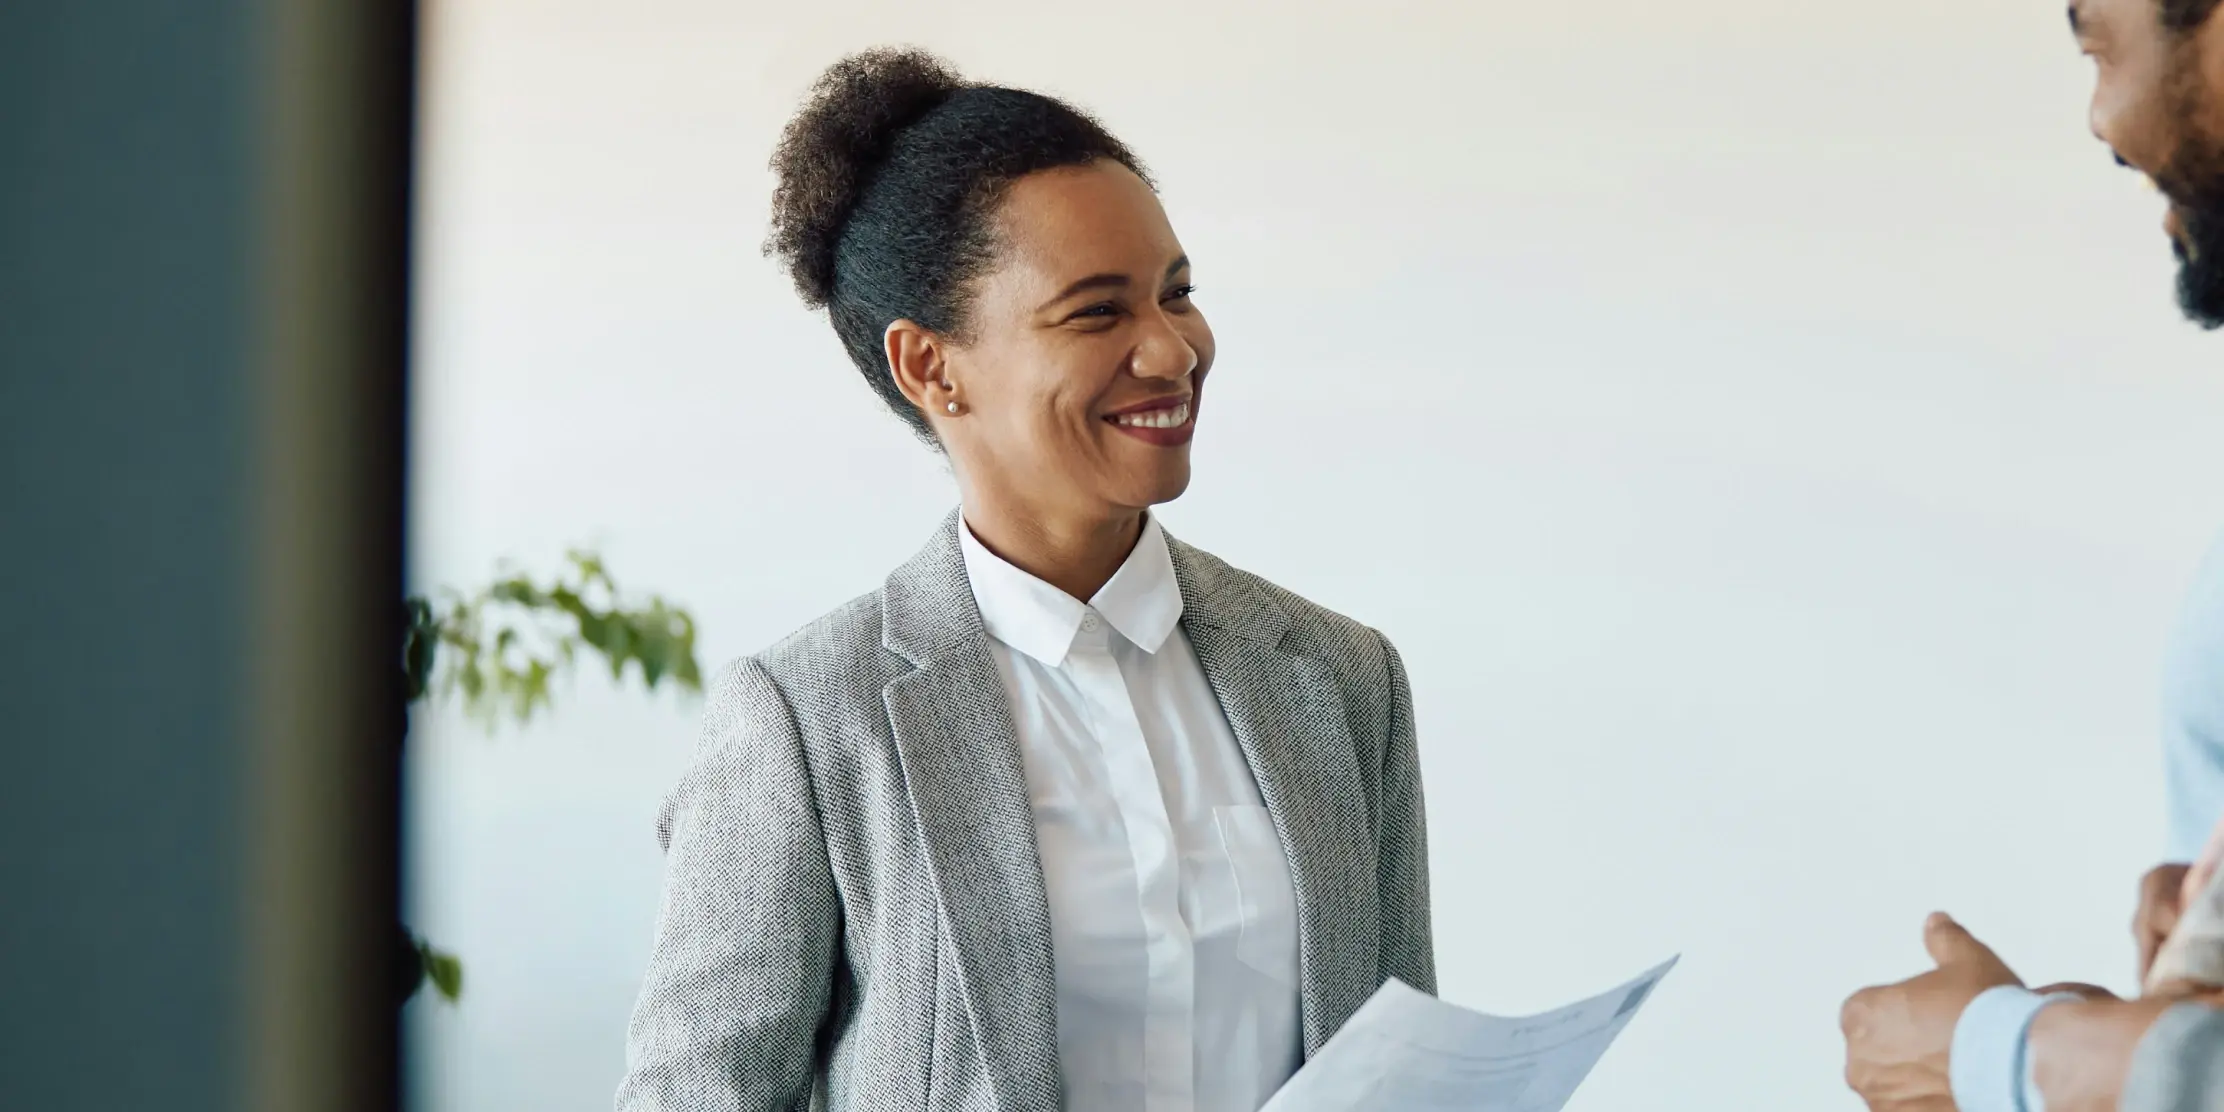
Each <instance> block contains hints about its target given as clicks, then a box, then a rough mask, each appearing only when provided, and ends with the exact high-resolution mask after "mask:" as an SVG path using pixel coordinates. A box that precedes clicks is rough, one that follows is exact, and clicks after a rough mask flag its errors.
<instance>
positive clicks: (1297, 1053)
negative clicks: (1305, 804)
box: [958, 520, 1304, 1112]
mask: <svg viewBox="0 0 2224 1112" xmlns="http://www.w3.org/2000/svg"><path fill="white" fill-rule="evenodd" d="M958 538H959V542H960V545H961V547H962V548H963V550H964V553H965V570H966V576H967V578H968V579H970V580H971V582H972V587H973V597H974V599H975V600H976V601H977V602H978V603H979V605H980V609H981V618H982V620H983V622H984V623H985V624H986V625H987V627H988V632H989V637H990V642H989V643H990V647H991V649H992V651H993V653H994V655H995V657H996V665H997V670H998V671H999V672H1000V673H1001V674H1002V675H1003V678H1004V691H1005V694H1006V695H1007V696H1008V697H1009V698H1010V700H1011V709H1012V720H1013V722H1014V724H1015V725H1016V726H1017V727H1018V731H1019V748H1020V755H1021V760H1022V763H1023V765H1024V767H1025V769H1026V773H1027V791H1028V796H1029V800H1030V802H1031V803H1032V804H1033V807H1034V814H1035V835H1036V842H1037V845H1038V846H1039V847H1040V849H1041V854H1042V867H1043V880H1044V885H1045V887H1046V888H1047V890H1048V894H1049V897H1050V931H1051V944H1052V952H1053V955H1054V958H1055V963H1056V969H1057V978H1058V1065H1059V1072H1060V1075H1061V1077H1062V1079H1063V1082H1064V1089H1065V1110H1066V1112H1192V1110H1194V1112H1256V1110H1257V1109H1258V1108H1259V1106H1260V1105H1262V1104H1264V1103H1266V1100H1267V1098H1268V1097H1270V1096H1272V1095H1273V1094H1274V1091H1275V1090H1276V1089H1278V1088H1280V1087H1281V1085H1282V1083H1283V1082H1284V1081H1287V1080H1288V1079H1289V1077H1290V1075H1291V1074H1293V1073H1295V1072H1296V1071H1297V1068H1298V1066H1299V1065H1300V1064H1302V1062H1303V1059H1304V1048H1303V1041H1302V1035H1301V1034H1300V1030H1299V1026H1298V952H1297V901H1296V897H1295V895H1294V893H1293V891H1292V889H1291V887H1290V877H1289V868H1288V865H1287V863H1286V862H1285V861H1284V860H1283V857H1282V848H1281V842H1280V840H1279V839H1278V838H1277V836H1276V834H1275V830H1274V822H1273V820H1272V818H1270V817H1269V815H1268V814H1267V810H1266V807H1265V806H1264V805H1263V803H1262V801H1261V799H1260V797H1259V789H1258V784H1257V782H1256V781H1254V780H1253V779H1252V774H1251V767H1250V764H1249V763H1248V762H1247V761H1246V760H1245V758H1244V755H1243V750H1242V748H1241V747H1240V746H1239V745H1238V744H1237V742H1236V738H1235V734H1234V733H1233V731H1231V730H1230V729H1229V727H1228V721H1227V718H1226V716H1225V715H1224V714H1222V712H1221V709H1220V703H1219V700H1217V699H1216V698H1215V697H1214V696H1213V693H1212V688H1211V686H1210V685H1209V684H1208V683H1207V682H1206V680H1205V673H1204V669H1203V668H1202V667H1200V666H1199V665H1198V663H1197V657H1196V654H1195V653H1194V652H1193V651H1191V649H1190V646H1189V639H1188V638H1187V637H1186V636H1185V635H1184V634H1183V633H1182V630H1181V615H1182V599H1181V590H1180V588H1179V586H1178V585H1177V584H1176V583H1175V580H1174V564H1173V560H1172V558H1171V557H1170V556H1169V555H1168V553H1167V551H1166V538H1165V535H1164V534H1163V533H1161V532H1160V531H1159V527H1158V523H1157V521H1155V520H1146V521H1145V523H1144V528H1143V534H1142V537H1141V538H1140V539H1139V540H1138V541H1137V542H1136V545H1135V550H1134V551H1133V552H1132V553H1130V554H1129V556H1128V558H1127V561H1126V562H1125V563H1124V564H1122V565H1121V566H1120V570H1119V571H1118V572H1116V573H1115V574H1114V575H1113V576H1112V579H1111V581H1110V582H1107V583H1106V584H1105V585H1104V588H1103V589H1102V590H1100V591H1098V592H1097V594H1096V597H1094V598H1092V599H1090V600H1089V602H1088V603H1087V604H1083V603H1082V602H1080V601H1078V600H1076V599H1074V598H1073V597H1072V596H1070V595H1068V594H1066V593H1065V592H1063V591H1061V590H1059V589H1058V588H1056V587H1053V586H1051V585H1050V584H1048V583H1045V582H1043V581H1042V580H1040V579H1037V578H1035V577H1034V576H1031V575H1029V574H1027V573H1026V572H1023V571H1021V570H1019V569H1018V568H1016V567H1013V566H1012V565H1011V564H1009V563H1007V562H1005V561H1004V560H1003V559H1001V558H1000V557H998V556H997V555H996V554H995V553H992V552H990V551H989V550H988V549H987V548H986V547H984V546H983V545H982V544H981V542H980V541H979V540H977V539H975V538H974V536H973V531H972V529H971V528H970V527H967V528H961V529H960V530H958Z"/></svg>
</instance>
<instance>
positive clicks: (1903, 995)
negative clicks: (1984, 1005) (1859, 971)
mask: <svg viewBox="0 0 2224 1112" xmlns="http://www.w3.org/2000/svg"><path fill="white" fill-rule="evenodd" d="M1923 945H1924V947H1925V948H1927V949H1929V950H1930V953H1931V960H1932V961H1934V962H1937V963H1938V968H1936V969H1933V970H1931V971H1930V972H1928V973H1925V974H1923V975H1921V976H1919V977H1915V978H1913V979H1910V980H1906V981H1901V982H1900V983H1899V984H1896V985H1883V986H1880V987H1877V988H1867V989H1862V990H1861V991H1860V992H1857V993H1854V994H1853V998H1852V999H1850V1000H1847V1001H1846V1006H1845V1009H1844V1010H1843V1011H1842V1012H1841V1013H1840V1015H1839V1025H1840V1026H1842V1027H1843V1028H1844V1029H1845V1033H1846V1084H1848V1085H1850V1086H1852V1087H1853V1091H1854V1092H1856V1093H1859V1094H1860V1095H1861V1099H1862V1100H1864V1101H1866V1102H1868V1105H1869V1109H1870V1112H1954V1091H1953V1083H1952V1081H1951V1079H1950V1075H1949V1074H1948V1072H1947V1055H1948V1053H1949V1052H1950V1051H1951V1050H1952V1048H1953V1045H1954V1025H1955V1024H1957V1023H1959V1022H1961V1013H1962V1011H1963V1009H1965V1008H1967V1007H1969V1002H1970V1001H1972V1000H1975V999H1976V998H1977V997H1978V996H1979V995H1980V994H1982V993H1983V992H1984V991H1985V990H1986V989H1990V988H1997V987H1999V986H2001V985H2021V984H2022V983H2023V981H2022V980H2021V979H2020V978H2018V977H2017V976H2016V975H2015V972H2014V971H2013V970H2011V969H2009V968H2008V966H2007V964H2006V963H2005V962H2002V961H2001V960H2000V958H1999V957H1998V956H1997V955H1995V954H1994V953H1993V952H1992V951H1991V950H1990V949H1988V948H1986V946H1985V944H1984V943H1982V942H1979V941H1977V940H1976V939H1975V938H1974V937H1972V936H1971V935H1970V933H1969V932H1968V931H1966V930H1963V929H1962V927H1961V924H1959V923H1956V922H1954V921H1953V919H1952V918H1950V917H1948V916H1947V915H1945V914H1944V913H1943V912H1942V913H1939V914H1935V915H1932V916H1931V917H1930V919H1929V921H1928V922H1925V923H1924V924H1923Z"/></svg>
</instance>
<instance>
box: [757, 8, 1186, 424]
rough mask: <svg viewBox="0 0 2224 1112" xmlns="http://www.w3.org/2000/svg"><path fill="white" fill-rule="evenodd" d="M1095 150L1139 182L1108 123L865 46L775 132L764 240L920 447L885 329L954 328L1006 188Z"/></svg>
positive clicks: (962, 331) (922, 57) (908, 52)
mask: <svg viewBox="0 0 2224 1112" xmlns="http://www.w3.org/2000/svg"><path fill="white" fill-rule="evenodd" d="M1098 160H1109V161H1111V162H1115V163H1118V164H1119V165H1121V166H1125V167H1127V168H1128V169H1129V170H1132V171H1134V172H1135V174H1136V175H1137V176H1138V177H1141V178H1142V179H1143V180H1144V181H1145V182H1149V181H1150V175H1149V174H1148V173H1147V172H1145V170H1144V168H1143V164H1142V163H1141V162H1140V161H1139V160H1138V159H1136V157H1135V155H1134V154H1132V153H1131V152H1129V151H1128V149H1127V148H1126V147H1125V146H1123V145H1122V144H1121V143H1120V141H1119V140H1117V139H1114V138H1113V137H1112V135H1111V133H1110V132H1107V131H1106V130H1105V129H1104V127H1103V125H1101V124H1099V123H1098V122H1097V121H1096V120H1095V119H1094V118H1092V117H1090V116H1089V115H1088V114H1087V113H1085V112H1082V111H1081V110H1079V109H1077V108H1074V107H1073V106H1071V105H1069V104H1066V103H1065V102H1063V101H1060V100H1057V99H1055V98H1052V97H1047V96H1043V95H1042V94H1040V93H1031V92H1027V91H1025V90H1021V89H1007V88H1001V87H999V86H995V85H982V84H975V83H972V82H968V81H966V80H965V79H964V78H962V77H960V76H958V74H957V72H956V71H955V70H953V69H952V68H951V67H950V66H949V65H948V64H947V63H945V62H943V61H942V60H941V59H939V58H937V57H935V56H934V55H932V54H929V53H926V52H925V51H921V50H913V49H892V48H884V49H878V50H868V51H865V52H864V53H861V54H855V55H852V56H850V57H848V58H844V59H842V60H841V61H839V62H836V63H834V65H833V66H831V67H830V68H828V69H827V71H826V73H825V74H823V75H822V76H820V78H819V79H818V83H817V84H816V85H814V86H813V87H812V89H811V93H810V96H809V97H808V98H807V99H806V100H805V102H804V105H803V108H802V109H801V110H800V111H798V112H797V113H796V115H795V118H794V119H792V120H790V121H789V122H788V126H787V130H786V131H785V132H784V133H783V134H782V135H781V137H780V146H779V148H778V149H777V150H775V151H774V152H773V155H772V170H773V172H774V174H775V175H777V176H778V179H779V184H778V185H777V187H775V189H774V191H773V195H772V233H771V236H770V237H769V238H768V239H767V240H766V241H765V253H766V254H768V255H772V256H775V257H777V258H778V259H779V260H780V261H781V262H782V263H783V264H784V265H786V267H787V269H788V272H789V273H790V274H791V275H792V276H793V277H794V278H795V288H796V292H798V293H800V294H802V295H803V300H804V303H805V304H807V305H809V306H811V307H812V308H814V309H816V308H821V307H823V308H825V309H826V310H827V315H828V316H829V317H830V318H831V319H832V321H833V324H834V332H835V334H836V335H838V336H840V337H841V340H842V346H843V347H845V348H847V349H848V351H849V357H850V361H851V362H853V363H855V364H856V365H857V369H858V370H859V371H860V372H861V373H863V374H864V376H865V381H866V382H867V383H869V384H871V386H872V388H873V391H874V392H875V393H877V394H879V395H880V397H881V399H882V400H883V401H885V402H887V403H888V406H889V408H890V409H892V410H894V411H895V413H896V415H897V416H898V417H900V418H902V419H903V421H904V423H905V424H907V425H909V426H911V429H912V431H914V432H916V433H918V434H919V436H920V437H921V438H922V439H924V440H926V441H927V443H928V444H930V445H931V444H934V442H935V440H934V434H933V433H932V432H931V431H930V430H929V429H928V426H927V421H926V418H925V417H924V416H923V415H922V414H920V412H919V411H918V410H917V409H915V408H914V407H913V406H912V405H911V403H910V401H909V400H908V399H906V398H905V397H904V396H903V393H902V391H900V390H898V389H897V388H896V383H895V381H894V379H893V378H892V377H891V376H890V375H889V373H888V366H887V359H886V354H885V350H884V347H883V339H882V337H883V336H884V335H885V333H886V332H887V329H888V326H889V325H890V324H892V323H894V322H895V321H898V320H911V321H916V322H917V323H918V324H920V325H921V326H922V327H925V328H928V329H931V330H933V331H935V332H937V333H941V334H943V335H947V336H952V337H956V338H959V339H961V340H962V339H964V338H965V336H966V334H967V326H968V315H969V314H968V310H969V309H970V302H971V297H972V292H973V282H974V279H976V278H978V277H980V275H981V274H982V273H983V272H984V271H985V270H987V269H988V267H989V265H990V264H991V263H992V262H993V260H994V257H995V252H996V247H997V244H996V236H995V225H994V220H993V218H994V215H995V211H996V206H997V204H998V202H999V201H1000V200H1001V199H1002V197H1003V196H1004V193H1005V191H1006V190H1007V189H1008V188H1009V187H1010V185H1011V184H1012V183H1013V182H1015V181H1017V180H1018V179H1020V178H1021V177H1024V176H1026V175H1028V174H1032V173H1035V172H1036V171H1039V170H1048V169H1053V168H1057V167H1063V166H1083V165H1088V164H1090V163H1092V162H1096V161H1098Z"/></svg>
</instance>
